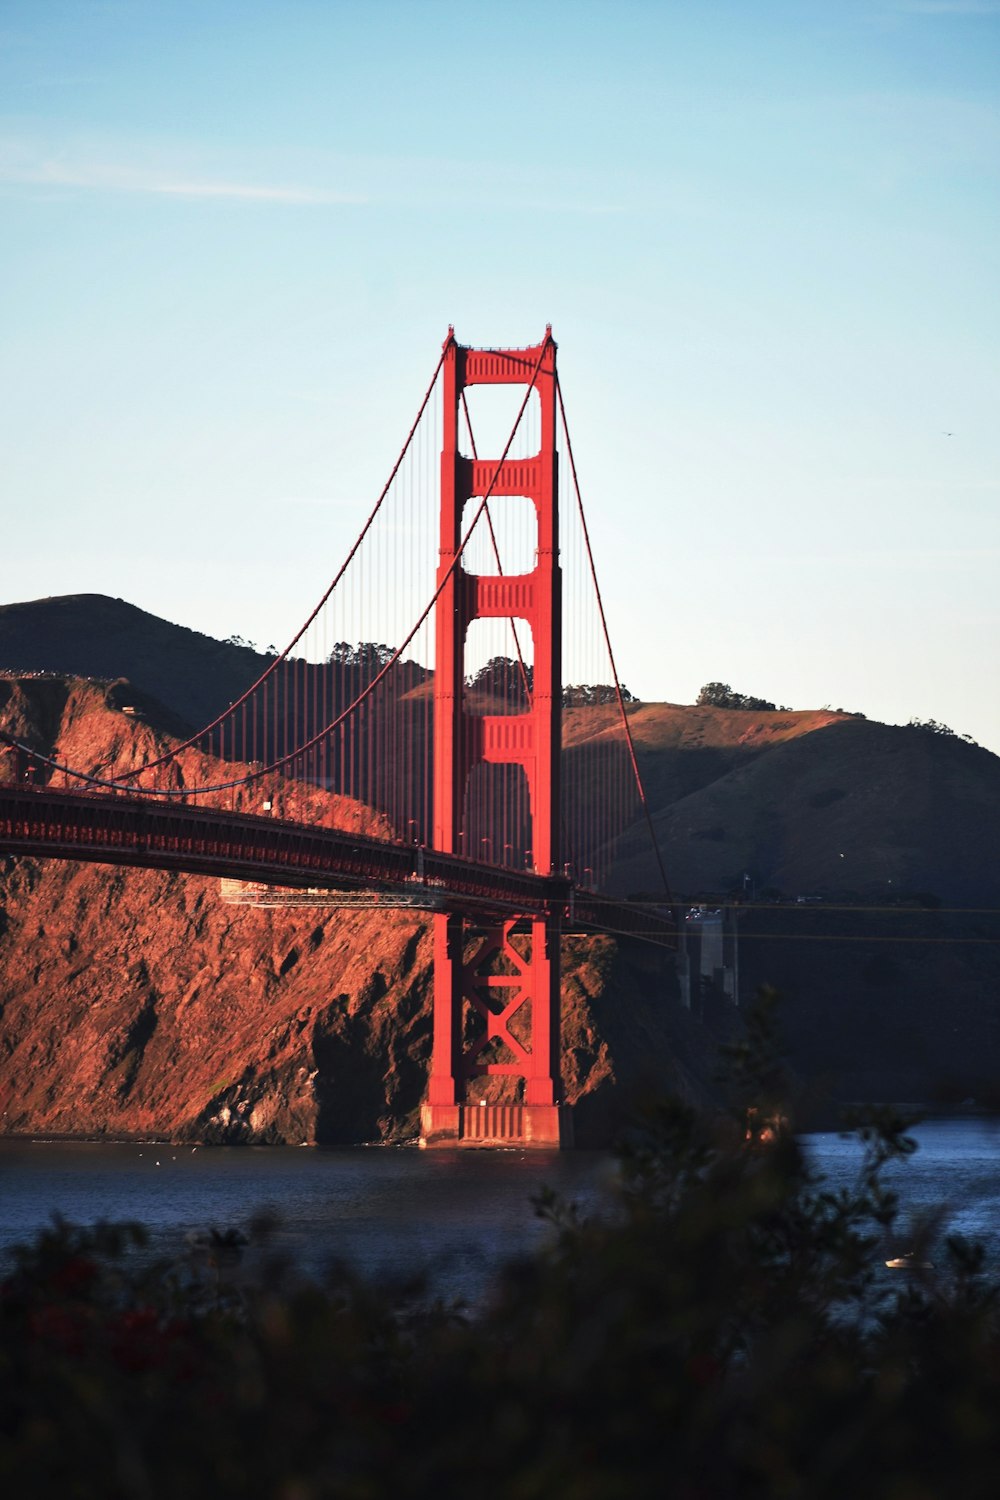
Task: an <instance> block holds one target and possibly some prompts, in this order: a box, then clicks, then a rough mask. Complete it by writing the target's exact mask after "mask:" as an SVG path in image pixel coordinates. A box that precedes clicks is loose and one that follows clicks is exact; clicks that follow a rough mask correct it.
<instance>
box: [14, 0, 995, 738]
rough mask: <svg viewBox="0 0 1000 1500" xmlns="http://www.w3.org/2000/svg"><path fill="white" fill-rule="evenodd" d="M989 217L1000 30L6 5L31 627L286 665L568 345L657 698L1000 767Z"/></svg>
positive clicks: (432, 6)
mask: <svg viewBox="0 0 1000 1500" xmlns="http://www.w3.org/2000/svg"><path fill="white" fill-rule="evenodd" d="M998 176H1000V3H997V0H756V3H753V4H748V3H746V0H731V3H730V0H702V3H700V4H696V5H695V4H691V3H690V0H676V3H675V0H648V3H645V0H614V3H610V0H608V3H605V0H571V3H562V0H533V3H531V4H522V3H521V0H504V3H502V4H501V3H499V0H497V3H485V0H460V3H456V0H364V3H355V0H325V3H320V0H281V3H280V4H279V3H277V0H273V3H266V4H265V3H259V0H233V3H229V0H190V3H177V0H174V3H167V0H0V276H2V284H3V296H2V298H0V497H2V499H0V504H2V512H0V513H2V516H3V527H2V531H0V602H2V603H11V602H15V601H18V600H27V599H35V598H42V597H47V596H51V595H59V594H68V593H86V592H94V593H105V594H110V595H113V596H116V597H121V598H124V599H127V600H129V601H130V602H131V603H134V604H138V605H140V606H141V607H142V608H144V609H147V610H150V611H152V612H153V613H154V614H158V615H161V616H163V617H165V618H166V619H169V620H173V621H175V622H177V623H179V624H183V625H188V626H191V627H193V628H195V629H198V630H203V631H206V632H208V633H210V634H212V635H216V636H219V637H224V636H227V635H230V634H233V633H236V634H239V635H242V636H244V637H245V638H247V639H251V640H254V641H256V642H258V643H259V644H261V645H264V644H265V643H271V642H275V643H277V644H279V645H282V644H284V642H285V641H287V640H288V639H290V637H291V636H292V635H293V634H294V631H295V629H296V627H297V626H298V624H299V623H300V622H301V620H302V618H303V617H304V615H305V614H306V613H307V611H308V609H309V608H311V606H312V603H313V602H314V601H315V600H316V599H317V598H318V597H319V595H320V594H321V592H322V591H323V589H324V588H325V586H326V584H327V583H328V582H329V579H330V578H331V577H332V576H333V574H334V573H335V571H336V569H337V567H338V566H339V564H340V562H341V560H342V556H343V554H344V553H345V552H346V550H347V547H348V546H349V545H350V542H351V541H352V540H353V538H354V535H355V533H356V531H357V529H358V524H359V522H360V520H361V518H362V517H363V516H364V515H365V514H366V513H367V511H368V510H369V509H370V507H371V505H372V503H373V501H374V499H375V497H376V496H377V494H378V492H379V490H380V489H381V487H382V484H383V483H384V481H385V479H386V477H387V474H388V471H389V468H390V467H391V465H392V462H393V460H394V459H395V457H396V454H397V453H398V451H399V448H400V444H401V442H402V439H403V437H404V436H405V434H406V431H407V429H408V427H409V425H410V422H411V420H412V418H413V415H414V412H415V409H416V406H417V403H418V401H419V398H420V396H421V394H422V393H423V390H424V388H425V386H426V384H427V381H428V379H429V377H430V374H431V372H432V371H433V368H434V365H435V362H436V360H437V358H438V354H439V352H440V348H441V343H442V340H443V338H444V336H445V334H446V331H447V328H448V325H449V324H453V325H454V327H455V331H456V336H457V337H458V339H459V340H460V342H462V343H466V344H470V345H484V346H485V345H489V346H520V345H528V344H532V343H535V342H537V341H538V339H539V338H540V337H541V336H542V333H543V331H544V328H545V325H546V324H547V323H551V324H552V325H553V331H554V335H555V337H556V339H557V341H558V345H559V368H560V378H561V383H562V387H563V390H564V393H565V398H566V404H567V410H568V412H569V414H570V420H571V424H572V431H573V439H574V447H575V450H576V457H577V463H578V467H579V470H580V477H581V482H582V486H583V492H584V499H585V503H586V506H587V512H588V519H589V523H590V529H591V534H592V538H593V541H594V545H595V550H596V553H597V563H598V568H599V572H600V576H601V582H602V587H603V590H604V596H605V604H606V609H607V614H608V619H609V625H610V629H611V633H612V637H613V639H614V642H615V650H616V655H617V658H618V662H619V667H620V670H621V675H622V677H623V678H624V679H625V681H626V682H627V684H628V685H629V687H630V688H631V690H632V691H633V692H634V693H636V694H637V695H638V696H639V697H641V698H643V699H646V700H654V701H657V700H658V701H669V702H675V703H690V702H693V701H694V699H695V697H696V695H697V693H698V691H699V688H700V687H701V686H702V684H704V683H706V682H708V681H713V680H722V681H725V682H728V683H730V684H731V685H732V686H733V687H734V688H735V689H736V690H738V691H740V692H744V693H749V694H753V695H756V696H763V697H765V698H768V699H771V700H773V701H775V702H777V703H781V704H787V705H789V706H791V707H794V708H799V709H807V708H818V707H821V706H823V705H829V706H831V707H835V708H836V707H842V708H845V709H849V710H852V711H860V712H863V713H865V714H866V715H868V717H870V718H875V719H881V720H884V721H886V722H889V723H906V722H908V721H909V720H910V719H911V718H913V717H917V718H920V719H928V718H933V719H935V720H937V721H938V722H940V723H945V724H948V725H949V726H950V727H951V728H953V729H954V730H955V731H956V733H959V734H963V733H964V734H969V735H971V736H972V737H973V738H974V739H975V740H977V741H978V742H979V743H981V744H984V745H986V746H988V747H989V748H990V749H992V750H993V751H995V752H998V753H1000V690H998V672H997V667H998V657H1000V588H998V575H1000V421H998V401H997V398H998V394H1000V391H998V386H1000V381H998V349H1000V339H998V331H1000V330H998V323H1000V298H998V296H997V283H998V267H1000V245H998V239H1000V236H998V228H1000V194H998ZM14 665H16V664H14Z"/></svg>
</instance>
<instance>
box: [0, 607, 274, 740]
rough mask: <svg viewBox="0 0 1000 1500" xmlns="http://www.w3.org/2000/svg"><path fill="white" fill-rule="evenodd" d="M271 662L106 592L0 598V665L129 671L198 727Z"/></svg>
mask: <svg viewBox="0 0 1000 1500" xmlns="http://www.w3.org/2000/svg"><path fill="white" fill-rule="evenodd" d="M267 661H268V658H267V657H266V656H263V655H261V654H260V653H258V652H256V651H253V650H251V649H250V648H249V647H246V646H235V645H232V644H230V643H229V642H225V641H216V640H213V639H212V637H211V636H208V635H202V634H201V632H200V631H197V630H188V629H187V628H186V627H185V626H183V625H172V624H170V622H169V621H167V620H161V619H160V618H159V617H158V616H157V615H151V614H149V613H147V611H146V610H144V609H138V608H137V607H136V606H135V605H134V604H127V603H126V602H125V600H124V599H110V598H108V596H107V595H105V594H66V595H63V596H60V597H57V598H53V599H33V600H30V601H28V602H26V603H23V604H3V605H0V669H7V670H9V671H14V672H44V671H49V672H56V673H60V674H65V675H68V676H76V677H96V678H102V679H105V680H109V681H110V680H113V679H114V678H117V677H124V678H127V679H128V680H129V681H130V682H131V683H133V684H134V685H135V687H136V688H137V689H140V690H142V691H144V692H146V693H150V694H152V696H153V697H154V698H157V699H159V701H160V702H161V703H162V704H165V705H166V706H167V707H168V708H170V709H172V710H173V711H174V713H176V714H177V715H179V717H180V718H181V719H182V720H183V721H184V722H185V723H186V724H188V725H190V726H191V728H194V729H197V728H200V727H201V725H202V724H207V723H209V721H210V720H211V719H213V718H214V717H215V715H216V714H217V713H218V712H220V710H221V709H223V708H225V707H226V705H227V704H228V703H232V702H233V700H234V699H235V698H238V697H239V696H240V694H241V693H243V692H245V690H246V689H247V688H248V687H249V686H250V684H251V683H252V682H254V681H256V679H257V677H259V676H260V673H261V672H262V671H263V670H264V667H265V666H266V664H267Z"/></svg>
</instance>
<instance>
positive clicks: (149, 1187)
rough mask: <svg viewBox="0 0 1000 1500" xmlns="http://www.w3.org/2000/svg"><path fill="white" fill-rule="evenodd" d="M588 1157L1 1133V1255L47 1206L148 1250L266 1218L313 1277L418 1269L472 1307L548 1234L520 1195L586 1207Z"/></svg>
mask: <svg viewBox="0 0 1000 1500" xmlns="http://www.w3.org/2000/svg"><path fill="white" fill-rule="evenodd" d="M613 1170H614V1169H613V1164H612V1162H611V1160H610V1158H609V1157H607V1156H603V1155H600V1154H598V1153H593V1152H563V1153H560V1152H547V1151H531V1152H524V1151H457V1150H456V1151H447V1150H442V1151H437V1150H435V1151H417V1150H390V1149H378V1148H376V1149H365V1148H354V1149H344V1150H331V1151H313V1150H302V1149H294V1148H283V1147H259V1148H253V1147H249V1148H248V1147H228V1148H227V1147H213V1148H207V1147H198V1148H196V1149H194V1150H192V1148H191V1147H190V1146H187V1147H184V1146H155V1145H154V1146H150V1145H108V1144H104V1143H73V1144H52V1143H48V1142H37V1143H35V1142H24V1141H18V1142H10V1141H7V1142H3V1141H0V1251H2V1250H3V1249H5V1248H6V1247H8V1246H10V1245H11V1244H14V1243H17V1242H18V1241H24V1240H28V1239H30V1238H31V1237H32V1236H33V1234H34V1233H35V1232H36V1231H37V1230H38V1229H39V1228H40V1227H41V1226H42V1225H44V1224H45V1223H46V1222H47V1221H48V1220H49V1219H50V1218H51V1215H52V1214H53V1212H58V1213H60V1214H61V1215H62V1216H63V1217H64V1218H67V1219H69V1220H71V1221H72V1222H74V1223H83V1224H88V1223H93V1222H94V1221H95V1220H97V1219H99V1218H103V1219H109V1220H121V1219H138V1220H140V1221H141V1222H142V1223H143V1224H145V1225H146V1227H147V1228H148V1229H149V1230H150V1232H151V1239H152V1244H153V1246H154V1248H155V1249H157V1250H163V1251H177V1250H180V1249H182V1248H183V1246H184V1245H185V1242H186V1241H185V1237H186V1236H190V1235H192V1234H196V1233H199V1232H200V1233H204V1232H205V1231H206V1230H208V1229H209V1228H212V1227H215V1228H217V1229H220V1230H225V1229H229V1228H238V1229H241V1230H246V1229H247V1228H248V1226H249V1224H250V1221H251V1220H252V1218H253V1217H254V1215H255V1214H257V1213H259V1212H262V1211H264V1212H269V1213H272V1214H274V1215H275V1216H276V1218H277V1220H278V1229H277V1230H276V1232H275V1234H274V1236H273V1238H272V1240H271V1242H270V1244H271V1248H272V1249H274V1250H276V1251H279V1252H281V1253H282V1254H284V1255H286V1256H287V1257H289V1259H290V1260H291V1261H292V1262H293V1264H294V1265H295V1266H296V1267H298V1268H300V1269H301V1270H302V1271H304V1272H306V1273H308V1274H312V1275H321V1274H322V1272H323V1270H324V1269H325V1268H326V1267H327V1266H328V1265H329V1264H330V1263H331V1262H333V1261H335V1260H344V1261H346V1262H347V1263H348V1264H350V1265H351V1266H353V1267H354V1268H355V1269H358V1270H361V1271H363V1272H364V1273H365V1274H367V1275H369V1276H371V1277H373V1278H374V1279H376V1280H379V1281H385V1280H401V1279H406V1278H408V1277H410V1276H412V1275H414V1274H415V1273H417V1272H420V1271H422V1270H426V1271H427V1272H428V1273H429V1276H430V1279H431V1284H432V1286H433V1288H434V1290H435V1291H437V1292H439V1293H440V1294H441V1295H444V1296H448V1297H456V1298H461V1299H464V1300H467V1301H474V1300H476V1298H477V1297H479V1296H480V1295H481V1294H482V1292H483V1290H484V1289H485V1288H486V1287H487V1286H488V1284H489V1281H490V1278H491V1276H492V1273H493V1270H494V1268H495V1267H496V1266H497V1265H498V1264H499V1263H501V1262H503V1261H504V1260H506V1259H509V1258H511V1257H513V1256H516V1255H519V1254H523V1253H524V1252H527V1251H529V1250H531V1249H532V1248H533V1247H535V1246H537V1245H539V1244H540V1243H542V1241H543V1240H544V1238H545V1236H546V1234H547V1233H549V1232H550V1231H549V1228H548V1226H547V1225H546V1224H545V1223H544V1222H543V1221H542V1220H541V1219H540V1218H539V1217H538V1215H537V1214H536V1212H535V1210H534V1207H533V1204H532V1198H533V1195H534V1194H536V1193H537V1192H538V1191H539V1190H540V1189H541V1188H543V1187H544V1186H546V1185H548V1186H551V1187H553V1188H555V1189H556V1191H558V1192H559V1193H560V1194H561V1195H562V1196H564V1197H565V1198H567V1199H571V1200H573V1201H575V1202H577V1203H578V1204H579V1205H580V1206H581V1208H583V1209H585V1210H586V1209H592V1208H595V1207H596V1206H597V1205H598V1204H599V1202H600V1201H601V1199H602V1198H603V1197H604V1195H605V1193H606V1190H607V1185H608V1183H609V1180H610V1179H611V1178H612V1177H613Z"/></svg>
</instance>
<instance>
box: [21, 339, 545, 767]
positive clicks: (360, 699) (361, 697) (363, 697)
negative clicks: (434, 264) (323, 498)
mask: <svg viewBox="0 0 1000 1500" xmlns="http://www.w3.org/2000/svg"><path fill="white" fill-rule="evenodd" d="M453 342H454V335H453V334H449V336H448V338H447V340H446V341H445V345H444V349H443V350H442V354H441V359H440V360H439V361H438V366H437V369H436V370H435V372H434V379H433V380H432V382H431V385H430V387H429V388H428V391H427V394H426V396H425V397H424V401H423V403H422V405H421V415H422V414H423V410H424V407H425V406H426V404H427V401H428V400H429V398H430V394H431V391H432V390H433V388H434V385H435V384H436V382H437V377H438V375H439V374H440V371H441V366H442V365H443V363H444V358H445V354H446V353H447V351H448V348H449V347H450V345H451V344H452V343H453ZM551 342H552V335H551V333H549V334H546V337H545V339H544V340H543V342H542V345H541V348H540V350H539V353H538V358H537V360H536V361H535V365H534V368H533V370H532V374H531V380H530V382H529V384H528V387H527V389H526V390H525V393H524V399H523V401H522V402H521V406H520V409H519V410H518V413H517V416H516V418H515V419H514V425H513V427H512V428H511V431H510V436H509V437H508V439H507V442H506V445H505V446H504V450H503V453H502V454H501V455H500V458H499V459H498V460H497V462H496V465H495V467H494V470H493V475H492V477H491V479H490V482H489V485H488V486H487V489H486V493H485V495H484V496H483V499H482V501H481V502H480V504H479V507H478V509H477V510H476V513H475V515H474V516H473V518H472V520H471V522H470V524H469V526H468V529H467V530H466V532H465V535H464V536H463V537H462V539H461V542H460V544H459V547H458V550H457V551H456V553H455V556H454V557H453V558H452V560H451V562H450V563H449V565H448V568H447V569H446V571H445V573H444V574H443V576H442V578H441V581H440V583H439V584H438V586H437V588H436V589H435V590H434V593H433V594H432V595H431V598H430V600H429V602H428V604H427V605H426V607H425V608H424V610H423V611H422V613H421V614H420V616H419V618H418V619H417V621H416V623H415V624H414V626H413V628H412V629H411V630H410V632H409V634H408V635H407V636H406V638H405V639H404V640H403V641H402V643H401V644H400V645H399V646H398V647H397V649H396V650H395V651H394V652H393V654H392V656H391V657H389V658H388V660H387V661H386V662H385V664H384V665H383V666H382V668H381V670H380V671H379V672H378V673H377V674H376V675H375V676H374V677H373V678H372V679H371V681H370V682H368V683H367V684H366V686H365V687H364V688H363V689H362V691H361V692H360V693H359V694H358V695H357V697H356V698H355V699H354V701H353V702H352V703H350V704H349V705H348V706H347V707H346V708H345V709H344V710H343V711H342V712H341V713H340V714H338V715H337V716H336V718H334V719H332V720H331V721H330V722H329V723H328V724H326V725H325V726H324V727H323V728H322V729H321V730H319V731H318V732H317V733H316V734H314V735H313V736H312V738H311V739H309V740H307V741H306V742H305V743H304V744H302V745H298V746H296V747H295V748H294V749H293V750H291V751H289V752H287V753H286V754H285V755H283V756H281V757H279V758H278V759H276V760H273V761H271V762H270V763H269V764H268V765H266V766H260V767H258V768H257V769H256V770H254V771H250V772H248V773H247V774H246V775H244V776H240V777H235V778H232V779H231V780H229V781H224V782H218V783H216V784H215V785H213V786H198V787H148V788H145V789H144V792H145V795H147V796H154V797H186V796H202V795H207V794H209V793H214V792H228V791H232V790H234V789H235V788H236V787H241V786H250V785H251V784H252V783H253V782H255V781H259V780H261V778H262V777H264V776H268V775H270V774H271V773H272V772H274V771H278V770H281V769H282V768H283V767H285V766H287V765H288V764H289V763H290V762H291V761H293V760H295V759H297V758H298V757H299V756H301V755H304V754H305V752H306V751H308V750H311V749H313V748H314V746H316V745H317V744H319V742H320V741H321V740H322V739H324V738H325V737H326V736H327V735H329V734H331V733H332V732H333V730H335V729H337V728H338V727H339V726H340V725H341V724H342V723H343V722H344V721H345V720H346V719H347V718H349V717H350V715H351V714H353V713H354V712H355V710H356V709H358V708H359V707H360V706H361V705H362V704H363V703H365V702H366V701H367V699H368V698H369V697H370V696H371V695H372V693H373V692H374V690H375V688H376V687H377V686H378V684H379V683H380V682H381V681H382V680H383V678H384V677H386V676H387V674H388V673H389V672H390V671H391V670H392V668H393V667H394V666H395V665H396V663H397V662H398V661H399V659H400V657H401V656H402V654H403V652H404V651H405V650H406V648H407V646H408V645H409V644H410V642H411V641H412V640H413V638H414V636H415V635H416V634H417V631H418V630H419V629H420V627H421V626H422V625H423V623H424V621H425V620H426V619H427V617H428V615H429V614H430V612H431V610H432V609H433V608H434V606H435V604H436V603H437V601H438V599H439V598H440V596H441V594H442V592H443V591H444V587H445V584H446V583H447V582H448V581H449V579H450V578H451V577H452V575H453V574H454V572H455V569H456V568H457V567H458V564H459V562H460V561H461V558H462V555H463V554H464V552H465V549H466V547H467V546H468V544H469V539H470V538H471V536H472V533H473V532H474V531H475V529H476V526H477V525H478V523H479V520H480V518H481V516H482V514H483V512H484V510H485V509H486V507H487V505H488V504H489V499H490V496H491V495H492V493H493V491H494V489H495V488H496V485H497V482H498V480H499V478H500V472H501V470H502V468H503V465H504V463H505V462H506V460H507V455H508V454H509V452H510V450H511V447H512V445H513V442H514V438H515V436H516V435H517V431H518V428H519V427H520V425H521V419H522V418H523V416H524V413H525V410H526V409H527V405H528V401H529V400H530V397H531V393H532V391H533V390H534V389H535V385H536V383H537V380H538V375H539V372H540V370H541V367H542V363H543V361H544V358H545V355H546V353H547V352H548V347H549V344H550V343H551ZM418 421H419V417H418ZM416 426H417V423H416V422H415V423H414V426H413V428H411V432H410V438H407V446H408V445H409V442H410V439H411V438H412V435H413V432H414V431H415V430H416ZM405 451H406V448H405V447H404V450H403V452H404V453H405ZM402 457H403V454H400V458H399V459H398V460H397V462H396V466H395V468H394V470H393V474H395V472H396V469H398V468H399V464H400V462H401V461H402ZM389 482H390V483H391V479H390V481H389ZM388 487H389V486H388V484H387V485H386V489H385V490H383V492H382V495H381V496H380V497H379V501H378V505H377V506H376V507H375V510H374V511H373V512H372V514H371V516H370V517H369V518H368V521H367V522H366V523H365V530H366V531H367V529H368V527H369V526H370V525H371V523H372V521H373V520H374V517H375V514H376V512H377V510H378V506H379V505H381V503H382V500H383V499H384V498H385V493H386V491H387V490H388ZM361 535H362V537H363V536H364V532H362V534H361ZM360 541H361V537H359V538H358V542H356V543H355V546H354V548H353V549H352V553H351V555H352V556H353V554H354V552H356V551H357V547H358V545H359V544H360ZM346 566H347V564H346V563H345V564H344V567H342V568H341V569H340V571H339V573H338V574H337V578H338V579H339V578H340V577H342V575H343V573H344V568H346ZM333 587H334V584H331V586H330V588H329V589H328V590H327V592H326V594H325V595H324V598H323V600H321V601H320V605H318V606H317V608H316V609H315V610H314V611H313V613H312V615H310V617H309V620H308V621H307V622H306V625H308V624H309V623H310V622H311V621H312V620H313V619H314V618H315V616H316V614H317V613H318V611H319V608H320V607H321V606H322V604H323V603H324V602H325V600H326V599H327V598H329V595H330V593H331V592H332V591H333ZM305 628H306V627H305V626H303V631H304V630H305ZM301 634H302V631H300V632H299V636H301ZM299 636H297V637H296V640H298V639H299ZM294 644H295V642H294V641H293V642H292V645H294ZM287 649H288V650H290V649H291V647H289V648H287ZM285 654H286V655H287V650H286V653H285ZM265 675H267V674H265ZM233 706H234V707H235V704H234V705H233ZM227 712H228V710H227ZM222 718H225V715H224V714H223V715H220V719H219V720H216V721H215V722H216V723H218V722H220V720H221V719H222ZM208 727H209V728H211V727H213V726H208ZM204 732H205V731H202V733H204ZM0 737H2V738H3V739H4V740H6V741H7V743H9V744H11V745H13V746H15V747H16V748H18V749H21V750H24V751H25V752H26V753H27V754H28V755H30V756H31V757H32V759H34V760H36V761H40V762H41V763H42V764H43V765H47V766H49V767H51V769H53V770H55V771H62V772H63V773H64V774H66V775H69V776H73V777H75V778H77V779H78V780H81V781H85V782H87V784H88V785H90V786H101V787H107V788H108V789H110V790H112V791H120V790H121V789H122V787H123V785H125V784H127V783H128V781H129V779H130V778H131V779H132V780H133V781H134V780H135V778H136V777H138V776H139V775H141V774H142V772H144V771H146V770H148V769H150V767H151V766H153V765H163V764H165V763H166V762H168V761H171V760H173V759H174V757H175V756H176V755H178V754H179V753H180V752H181V751H182V750H185V749H188V748H190V746H191V745H193V744H194V742H195V740H197V739H198V738H200V735H195V736H194V738H193V739H191V740H187V741H185V742H184V743H183V744H181V745H178V746H177V747H176V748H175V749H173V750H171V751H170V752H169V753H168V754H166V755H163V756H161V757H160V758H159V759H158V760H157V761H155V762H153V761H149V762H147V763H146V765H145V766H142V767H139V768H137V770H135V771H133V772H129V773H126V774H124V775H122V776H120V777H116V778H115V779H113V780H103V779H101V778H99V777H96V776H92V775H88V774H87V773H86V772H84V771H76V770H74V769H73V768H72V767H70V766H66V765H62V764H61V763H60V762H58V761H56V760H54V759H53V758H52V757H51V756H47V755H41V754H39V752H38V751H34V750H31V749H29V747H28V746H26V745H22V744H21V743H20V741H18V740H15V739H13V738H11V737H10V736H8V735H6V734H4V733H3V731H0Z"/></svg>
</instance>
